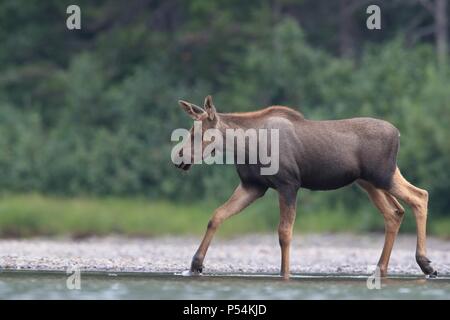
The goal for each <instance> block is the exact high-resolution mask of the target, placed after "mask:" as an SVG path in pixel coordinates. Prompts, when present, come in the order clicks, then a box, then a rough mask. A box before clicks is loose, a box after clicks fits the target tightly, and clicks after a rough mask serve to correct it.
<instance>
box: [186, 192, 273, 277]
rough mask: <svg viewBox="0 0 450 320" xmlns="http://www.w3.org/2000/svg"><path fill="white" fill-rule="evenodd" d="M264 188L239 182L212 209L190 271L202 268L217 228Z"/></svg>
mask: <svg viewBox="0 0 450 320" xmlns="http://www.w3.org/2000/svg"><path fill="white" fill-rule="evenodd" d="M265 192H266V189H261V188H256V187H249V186H245V187H244V186H243V185H242V184H240V185H239V186H238V187H237V188H236V190H235V191H234V193H233V195H232V196H231V198H230V199H228V201H227V202H225V203H224V204H223V205H222V206H220V207H219V208H217V209H216V210H215V211H214V214H213V216H212V217H211V219H210V220H209V223H208V228H207V230H206V233H205V235H204V237H203V240H202V242H201V244H200V246H199V248H198V250H197V252H196V253H195V255H194V257H193V258H192V264H191V272H193V273H200V272H202V269H203V260H204V258H205V255H206V252H207V251H208V247H209V245H210V243H211V240H212V238H213V236H214V234H215V233H216V230H217V228H218V227H219V226H220V224H221V223H222V222H223V221H224V220H226V219H227V218H229V217H231V216H233V215H235V214H237V213H239V212H241V211H242V210H243V209H244V208H245V207H247V206H248V205H250V204H251V203H252V202H253V201H255V200H256V199H257V198H259V197H261V196H263V195H264V193H265Z"/></svg>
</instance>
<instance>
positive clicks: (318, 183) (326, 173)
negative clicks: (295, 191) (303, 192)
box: [301, 164, 360, 190]
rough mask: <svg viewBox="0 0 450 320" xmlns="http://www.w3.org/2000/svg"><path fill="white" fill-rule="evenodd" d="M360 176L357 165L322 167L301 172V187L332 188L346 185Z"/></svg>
mask: <svg viewBox="0 0 450 320" xmlns="http://www.w3.org/2000/svg"><path fill="white" fill-rule="evenodd" d="M359 177H360V171H359V169H358V168H357V167H346V168H345V167H342V165H340V164H337V165H336V166H328V167H322V168H320V169H317V170H309V171H306V172H305V171H303V172H302V173H301V187H302V188H306V189H310V190H333V189H338V188H341V187H344V186H347V185H349V184H351V183H352V182H354V181H355V180H356V179H358V178H359Z"/></svg>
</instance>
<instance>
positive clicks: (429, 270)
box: [416, 256, 437, 278]
mask: <svg viewBox="0 0 450 320" xmlns="http://www.w3.org/2000/svg"><path fill="white" fill-rule="evenodd" d="M416 261H417V264H418V265H419V267H420V269H421V270H422V272H423V273H425V274H426V275H427V276H429V277H430V278H436V277H437V271H436V270H434V269H433V267H432V266H431V265H430V263H431V261H430V260H429V259H428V258H427V257H425V256H416Z"/></svg>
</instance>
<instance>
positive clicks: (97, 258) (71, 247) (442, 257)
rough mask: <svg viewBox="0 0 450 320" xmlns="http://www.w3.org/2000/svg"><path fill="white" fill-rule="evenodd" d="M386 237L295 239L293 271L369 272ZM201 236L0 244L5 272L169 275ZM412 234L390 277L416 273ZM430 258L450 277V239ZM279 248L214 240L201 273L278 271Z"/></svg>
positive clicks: (399, 248)
mask: <svg viewBox="0 0 450 320" xmlns="http://www.w3.org/2000/svg"><path fill="white" fill-rule="evenodd" d="M383 238H384V236H383V234H367V235H351V234H309V235H296V236H295V237H294V240H293V244H292V251H291V271H292V273H301V274H303V273H305V274H315V273H323V274H352V275H358V274H367V272H368V270H367V268H368V266H371V265H374V264H376V262H377V260H378V257H379V254H380V253H381V249H382V246H383ZM199 242H200V237H157V238H130V239H129V238H124V237H104V238H87V239H83V240H72V239H67V238H50V239H45V238H34V239H25V240H7V239H3V240H0V268H2V269H8V270H41V271H42V270H48V271H64V272H65V271H66V270H67V269H68V268H69V267H72V268H73V267H78V268H79V269H80V270H82V271H92V272H95V271H107V272H112V273H114V272H167V273H178V272H182V271H184V270H186V269H188V268H189V264H190V260H191V258H192V255H193V253H194V252H195V250H196V248H197V246H198V244H199ZM415 242H416V240H415V237H414V236H412V235H404V234H401V235H399V238H398V239H397V242H396V245H395V247H394V250H393V253H392V257H391V263H390V269H389V271H390V274H393V275H394V274H402V275H403V274H407V275H421V274H422V273H421V271H420V269H419V267H418V266H417V264H416V262H415V259H414V252H415ZM428 257H429V258H430V259H431V260H432V261H433V266H434V267H435V269H436V270H437V271H438V272H439V274H441V275H450V241H447V240H442V239H439V238H434V237H429V239H428ZM279 263H280V250H279V246H278V239H277V236H276V235H275V234H262V235H249V236H242V237H235V238H230V239H223V238H218V239H215V240H214V241H213V243H212V245H211V247H210V250H209V251H208V255H207V257H206V259H205V269H204V272H205V273H208V274H210V273H250V274H253V273H255V274H259V273H278V272H279Z"/></svg>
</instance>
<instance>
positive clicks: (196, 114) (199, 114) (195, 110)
mask: <svg viewBox="0 0 450 320" xmlns="http://www.w3.org/2000/svg"><path fill="white" fill-rule="evenodd" d="M178 104H179V105H180V106H181V107H182V108H183V109H184V111H186V113H187V114H188V115H189V116H190V117H191V118H192V119H194V120H203V119H206V118H207V117H208V114H207V113H206V111H205V110H203V109H202V108H200V107H199V106H196V105H195V104H193V103H190V102H186V101H183V100H178Z"/></svg>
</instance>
